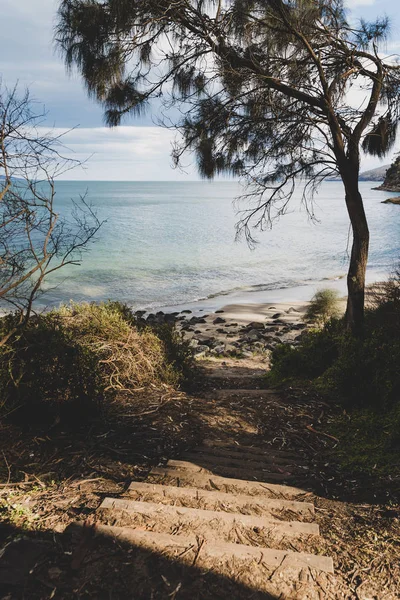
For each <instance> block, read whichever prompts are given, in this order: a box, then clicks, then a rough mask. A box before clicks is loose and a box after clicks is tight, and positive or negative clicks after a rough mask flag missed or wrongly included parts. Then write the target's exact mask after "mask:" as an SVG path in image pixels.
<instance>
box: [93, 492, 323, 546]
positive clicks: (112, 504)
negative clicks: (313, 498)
mask: <svg viewBox="0 0 400 600" xmlns="http://www.w3.org/2000/svg"><path fill="white" fill-rule="evenodd" d="M100 509H103V510H105V509H107V510H111V511H123V512H125V513H129V514H132V515H135V516H136V515H141V516H144V517H148V518H151V519H152V520H153V521H154V522H155V526H157V525H158V523H161V521H162V520H163V519H164V520H170V521H172V523H173V524H174V525H177V523H183V524H184V525H185V526H188V527H192V528H193V529H195V528H196V523H201V524H203V525H206V527H210V535H211V536H212V538H211V539H213V538H214V536H215V537H217V535H218V531H220V530H221V532H222V533H224V527H225V528H226V526H228V527H230V528H232V527H234V526H235V525H241V526H244V527H245V528H250V529H254V528H256V529H260V530H264V531H266V532H268V534H269V535H271V536H273V537H279V538H282V537H286V536H290V537H298V536H301V535H319V526H318V524H317V523H304V522H300V521H279V520H278V519H273V518H271V517H258V516H254V515H243V514H241V513H227V512H221V511H213V510H204V509H201V508H186V507H181V506H169V505H165V504H161V505H160V504H156V503H153V502H137V501H136V500H125V499H123V498H105V499H104V500H103V502H102V504H101V505H100ZM211 521H213V523H212V524H211Z"/></svg>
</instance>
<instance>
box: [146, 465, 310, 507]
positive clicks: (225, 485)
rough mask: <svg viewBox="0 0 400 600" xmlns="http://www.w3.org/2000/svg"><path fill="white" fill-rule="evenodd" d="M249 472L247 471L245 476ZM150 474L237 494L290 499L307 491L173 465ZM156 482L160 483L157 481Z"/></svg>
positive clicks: (178, 482)
mask: <svg viewBox="0 0 400 600" xmlns="http://www.w3.org/2000/svg"><path fill="white" fill-rule="evenodd" d="M248 475H249V474H248V473H247V476H248ZM150 476H155V477H157V478H159V477H161V478H163V479H164V480H167V481H168V483H169V484H170V483H171V482H172V481H176V482H177V485H178V486H181V487H198V488H202V489H206V490H211V491H212V490H218V491H225V492H231V493H238V494H248V495H254V494H260V495H261V496H264V497H269V498H277V497H278V498H283V499H291V498H293V497H296V496H302V495H305V494H307V491H305V490H302V489H300V488H296V487H292V486H288V485H277V484H274V483H264V482H261V481H249V480H245V479H236V478H233V477H221V476H219V475H213V474H208V473H204V472H197V473H196V472H194V471H188V470H182V469H176V468H173V467H154V468H153V469H152V470H151V471H150ZM157 483H160V482H159V481H157Z"/></svg>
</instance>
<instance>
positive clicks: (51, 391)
mask: <svg viewBox="0 0 400 600" xmlns="http://www.w3.org/2000/svg"><path fill="white" fill-rule="evenodd" d="M17 318H18V317H17V316H13V315H8V316H7V317H3V318H2V319H0V336H1V339H3V338H4V337H5V336H6V335H7V333H8V332H9V331H11V330H12V329H13V328H14V325H15V324H16V321H17ZM187 351H188V349H187V348H186V345H185V344H182V345H180V340H179V339H178V336H177V334H175V333H174V332H172V331H169V332H168V333H167V332H166V331H161V330H160V331H159V332H158V333H157V332H155V331H152V330H150V329H149V328H144V329H143V330H140V331H139V330H138V328H137V327H136V325H135V320H134V317H133V316H132V313H131V312H130V310H129V309H128V308H127V307H125V306H124V305H121V304H119V303H114V302H109V303H107V304H101V305H95V304H71V305H70V306H64V307H61V308H60V309H58V310H54V311H51V312H49V313H47V314H44V315H39V316H35V317H32V318H31V319H29V321H28V323H27V325H26V326H25V327H24V328H23V329H22V330H20V331H19V332H18V334H17V335H14V336H13V337H12V338H10V340H9V341H8V342H7V343H6V344H5V345H3V346H2V347H0V398H2V401H1V402H2V405H1V406H0V409H1V413H2V415H3V416H4V415H13V416H17V417H18V418H19V419H22V420H28V421H30V420H32V419H34V418H38V419H41V420H42V419H43V418H45V416H48V417H49V418H54V417H55V416H56V417H57V416H58V417H64V418H66V417H67V415H68V414H69V415H71V416H72V417H73V418H86V417H87V416H89V415H90V414H93V412H94V411H95V410H97V409H99V407H100V406H101V405H102V402H103V401H104V400H105V399H106V398H108V397H112V396H114V395H115V394H116V393H117V392H119V391H121V392H124V393H130V392H134V391H135V390H137V389H143V388H145V387H146V386H150V385H151V386H153V387H154V386H156V387H157V386H162V385H164V384H169V385H177V384H178V383H179V382H180V381H181V380H182V378H183V376H184V375H186V374H187V370H188V367H187V365H188V364H189V355H188V352H187Z"/></svg>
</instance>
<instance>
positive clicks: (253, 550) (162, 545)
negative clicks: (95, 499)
mask: <svg viewBox="0 0 400 600" xmlns="http://www.w3.org/2000/svg"><path fill="white" fill-rule="evenodd" d="M80 528H82V525H81V524H80V523H73V524H71V525H69V526H68V528H67V530H66V531H71V530H73V529H80ZM95 535H98V536H105V537H111V538H113V539H116V540H118V541H119V542H121V543H126V544H131V545H133V546H135V547H138V548H143V549H145V550H147V551H150V552H155V553H159V554H161V553H162V554H163V555H165V554H169V555H172V557H173V558H174V559H175V560H180V561H188V562H189V563H190V564H192V563H193V561H194V559H196V564H197V566H198V567H200V568H201V567H202V566H206V568H207V569H210V568H211V569H212V570H214V571H217V572H218V569H219V568H220V567H221V563H222V562H225V561H230V560H232V559H235V561H241V562H243V563H248V564H249V566H250V565H251V566H254V567H258V565H260V564H263V565H266V566H268V567H271V568H278V567H279V566H281V565H282V564H283V563H285V566H289V567H295V568H296V567H297V568H304V567H309V568H311V569H315V570H316V571H322V572H325V573H333V561H332V559H331V558H329V557H326V556H314V555H313V554H306V553H303V552H291V551H287V550H274V549H270V548H262V547H255V546H246V545H243V544H230V543H226V542H217V541H211V540H200V539H199V538H197V537H196V536H195V535H194V534H185V535H170V534H166V533H157V532H154V531H143V530H139V529H132V528H130V527H109V526H107V525H98V524H96V527H95ZM206 561H215V562H214V564H213V565H210V564H209V562H208V563H207V564H206V565H205V564H204V563H205V562H206Z"/></svg>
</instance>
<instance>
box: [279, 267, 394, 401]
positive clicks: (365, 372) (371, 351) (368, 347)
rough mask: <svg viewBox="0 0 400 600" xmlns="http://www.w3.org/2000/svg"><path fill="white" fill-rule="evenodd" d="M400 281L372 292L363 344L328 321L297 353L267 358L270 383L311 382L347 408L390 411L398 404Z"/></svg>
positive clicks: (282, 352) (305, 339) (290, 351)
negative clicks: (386, 409)
mask: <svg viewBox="0 0 400 600" xmlns="http://www.w3.org/2000/svg"><path fill="white" fill-rule="evenodd" d="M399 280H400V278H397V279H396V278H395V277H393V278H391V280H390V281H389V282H387V283H384V284H380V285H379V294H378V293H377V291H376V289H375V291H373V299H374V301H373V302H371V303H370V308H369V309H368V310H367V312H366V320H365V331H364V336H363V337H362V338H355V337H353V336H352V335H351V334H350V333H349V332H348V331H347V330H346V329H345V327H344V324H343V321H341V320H338V319H331V320H330V321H328V322H327V323H326V324H325V326H324V327H323V329H321V330H320V331H314V332H310V333H308V334H306V335H305V336H304V337H303V340H302V343H301V345H300V346H298V347H297V348H290V347H289V348H288V347H278V348H277V349H276V350H275V351H274V352H273V354H272V368H271V374H270V376H269V377H270V380H271V381H272V382H275V383H277V382H282V381H285V380H286V381H287V380H297V381H300V380H303V381H308V382H311V384H312V385H313V386H314V388H315V389H316V390H317V391H319V392H320V393H323V394H324V395H326V396H328V397H330V398H332V399H334V400H337V401H339V402H341V403H343V404H344V405H346V406H353V407H354V406H371V407H381V408H382V407H386V408H388V407H391V406H392V405H393V404H394V403H396V402H398V401H399V400H400V335H399V333H400V293H399V290H400V286H399Z"/></svg>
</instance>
